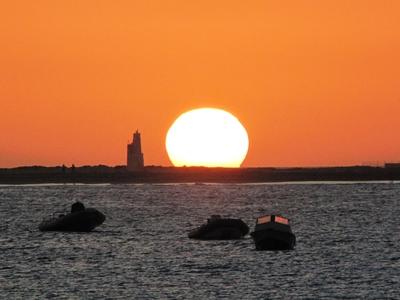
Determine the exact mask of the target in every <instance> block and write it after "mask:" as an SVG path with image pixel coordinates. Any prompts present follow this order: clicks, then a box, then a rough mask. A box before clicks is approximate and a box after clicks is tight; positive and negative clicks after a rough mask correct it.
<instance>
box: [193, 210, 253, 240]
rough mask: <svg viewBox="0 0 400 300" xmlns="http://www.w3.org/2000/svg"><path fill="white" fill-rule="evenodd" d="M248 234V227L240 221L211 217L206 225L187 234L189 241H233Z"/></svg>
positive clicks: (217, 216)
mask: <svg viewBox="0 0 400 300" xmlns="http://www.w3.org/2000/svg"><path fill="white" fill-rule="evenodd" d="M248 233H249V226H247V224H246V223H244V222H243V221H242V220H240V219H230V218H221V216H220V215H213V216H211V218H209V219H207V223H205V224H203V225H201V226H200V227H198V228H196V229H194V230H192V231H190V232H189V234H188V236H189V238H191V239H199V240H234V239H241V238H243V237H244V236H245V235H246V234H248Z"/></svg>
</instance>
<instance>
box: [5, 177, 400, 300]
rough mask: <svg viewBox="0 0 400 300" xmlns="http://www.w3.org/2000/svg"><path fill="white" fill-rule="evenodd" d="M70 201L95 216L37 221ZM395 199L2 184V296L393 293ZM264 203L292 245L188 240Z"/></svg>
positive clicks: (373, 186)
mask: <svg viewBox="0 0 400 300" xmlns="http://www.w3.org/2000/svg"><path fill="white" fill-rule="evenodd" d="M76 200H80V201H82V202H84V203H85V204H86V206H91V207H95V208H97V209H99V210H100V211H102V212H104V214H105V215H106V216H107V220H106V221H105V223H104V224H103V225H102V226H100V227H98V228H97V229H96V230H95V231H94V232H92V233H80V234H79V233H51V232H50V233H42V232H39V231H38V229H37V226H38V224H39V223H40V221H41V220H42V218H44V217H47V216H49V215H52V214H53V213H61V212H63V211H67V210H69V206H70V205H71V203H73V202H74V201H76ZM399 200H400V184H399V183H353V184H339V183H338V184H319V183H314V184H260V185H233V184H222V185H212V184H210V185H208V184H205V185H196V184H176V185H150V184H149V185H75V186H73V185H55V186H54V185H53V186H51V185H49V186H2V187H0V220H1V221H0V255H1V256H0V291H1V295H0V297H1V298H4V299H14V298H19V299H20V298H22V299H28V298H29V299H31V298H38V299H43V298H57V299H82V298H84V299H107V298H108V299H111V298H112V299H126V298H130V299H154V298H162V299H275V298H276V299H302V298H308V299H311V298H314V299H315V298H318V299H324V298H326V299H332V298H338V299H360V298H366V299H382V298H384V299H390V298H393V299H396V298H398V297H399V295H400V248H399V246H400V243H399V240H400V217H399V215H400V207H399ZM264 213H280V214H282V215H284V216H287V217H289V218H290V219H291V222H292V229H293V232H294V233H295V234H296V236H297V246H296V249H295V250H294V251H277V252H258V251H255V250H254V244H253V242H252V240H251V238H249V237H246V238H245V239H243V240H240V241H212V242H210V241H193V240H189V239H188V238H187V232H188V231H189V230H190V229H192V228H194V227H196V226H198V225H200V224H201V223H203V222H204V221H205V219H207V217H208V216H210V215H212V214H221V215H224V216H231V217H240V218H242V219H243V220H244V221H245V222H246V223H247V224H249V226H250V227H251V228H253V227H254V219H255V218H256V217H257V216H259V215H261V214H264Z"/></svg>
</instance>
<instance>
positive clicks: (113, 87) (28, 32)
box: [0, 0, 400, 167]
mask: <svg viewBox="0 0 400 300" xmlns="http://www.w3.org/2000/svg"><path fill="white" fill-rule="evenodd" d="M399 80H400V1H329V0H328V1H232V0H229V1H225V0H224V1H215V0H213V1H208V0H207V1H205V0H203V1H173V0H170V1H164V0H160V1H99V0H96V1H89V0H87V1H54V0H49V1H41V0H38V1H18V0H17V1H3V2H2V3H1V4H0V104H1V105H0V167H12V166H20V165H60V164H63V163H64V164H68V165H70V164H72V163H74V164H75V165H84V164H108V165H121V164H125V158H126V143H127V142H128V140H130V139H131V135H132V133H133V132H134V130H136V129H137V128H138V129H139V130H140V131H141V132H142V143H143V151H144V154H145V163H146V164H147V165H151V164H154V165H170V164H171V163H170V161H169V159H168V156H167V153H166V150H165V135H166V133H167V130H168V128H169V127H170V125H171V124H172V122H173V121H174V120H175V119H176V118H177V117H178V116H179V115H180V114H181V113H183V112H185V111H187V110H190V109H193V108H198V107H203V106H211V107H217V108H222V109H225V110H227V111H229V112H231V113H232V114H234V115H235V116H236V117H238V118H239V120H240V121H241V122H242V123H243V125H244V126H245V127H246V128H247V131H248V134H249V138H250V147H249V153H248V155H247V158H246V160H245V162H244V166H281V167H282V166H320V165H353V164H368V163H376V162H379V163H383V162H385V161H400V138H399V136H400V81H399Z"/></svg>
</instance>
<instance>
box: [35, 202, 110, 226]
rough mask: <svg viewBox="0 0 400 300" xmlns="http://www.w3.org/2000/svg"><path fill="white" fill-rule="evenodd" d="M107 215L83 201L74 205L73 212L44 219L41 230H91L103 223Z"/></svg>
mask: <svg viewBox="0 0 400 300" xmlns="http://www.w3.org/2000/svg"><path fill="white" fill-rule="evenodd" d="M105 219H106V217H105V215H104V214H102V213H101V212H99V211H98V210H97V209H95V208H85V207H84V206H83V204H82V203H80V202H76V203H74V204H73V205H72V209H71V213H69V214H66V215H59V216H58V217H55V218H54V217H53V218H50V219H47V220H44V221H43V222H42V223H40V225H39V230H40V231H75V232H89V231H92V230H93V229H94V228H96V227H97V226H99V225H101V224H102V223H103V222H104V220H105Z"/></svg>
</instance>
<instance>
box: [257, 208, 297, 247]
mask: <svg viewBox="0 0 400 300" xmlns="http://www.w3.org/2000/svg"><path fill="white" fill-rule="evenodd" d="M250 235H251V236H252V237H253V240H254V243H255V245H256V249H257V250H292V249H293V248H294V246H295V245H296V236H295V235H294V234H293V233H292V229H291V228H290V225H289V219H287V218H285V217H282V216H279V215H265V216H262V217H259V218H257V221H256V226H255V228H254V231H253V232H252V233H251V234H250Z"/></svg>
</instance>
